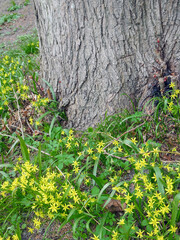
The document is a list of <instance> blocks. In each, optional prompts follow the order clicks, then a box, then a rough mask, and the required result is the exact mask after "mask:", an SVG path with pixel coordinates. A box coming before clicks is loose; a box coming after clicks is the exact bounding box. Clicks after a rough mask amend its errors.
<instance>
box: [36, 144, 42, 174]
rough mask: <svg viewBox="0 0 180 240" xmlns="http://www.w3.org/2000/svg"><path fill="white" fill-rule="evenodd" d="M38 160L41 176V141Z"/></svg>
mask: <svg viewBox="0 0 180 240" xmlns="http://www.w3.org/2000/svg"><path fill="white" fill-rule="evenodd" d="M37 160H38V163H39V177H41V173H42V159H41V143H39V150H38V156H37Z"/></svg>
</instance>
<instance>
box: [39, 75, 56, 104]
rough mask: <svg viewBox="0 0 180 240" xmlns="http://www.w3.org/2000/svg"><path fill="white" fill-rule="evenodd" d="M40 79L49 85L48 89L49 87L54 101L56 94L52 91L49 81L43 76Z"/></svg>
mask: <svg viewBox="0 0 180 240" xmlns="http://www.w3.org/2000/svg"><path fill="white" fill-rule="evenodd" d="M42 80H43V81H44V82H45V83H46V84H47V85H48V87H49V89H50V91H51V93H52V96H53V99H54V101H56V95H55V93H54V91H53V88H52V86H51V84H50V83H49V82H47V81H46V80H45V79H44V78H43V79H42Z"/></svg>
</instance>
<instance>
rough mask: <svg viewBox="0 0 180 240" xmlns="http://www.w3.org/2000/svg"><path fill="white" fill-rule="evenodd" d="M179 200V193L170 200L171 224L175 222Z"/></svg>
mask: <svg viewBox="0 0 180 240" xmlns="http://www.w3.org/2000/svg"><path fill="white" fill-rule="evenodd" d="M179 202H180V193H178V194H176V196H175V198H174V201H173V202H172V217H171V225H173V226H174V225H175V223H176V217H177V213H178V208H179Z"/></svg>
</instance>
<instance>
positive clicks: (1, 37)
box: [0, 0, 36, 45]
mask: <svg viewBox="0 0 180 240" xmlns="http://www.w3.org/2000/svg"><path fill="white" fill-rule="evenodd" d="M11 2H12V1H11V0H0V6H1V8H0V17H2V16H3V15H5V14H7V15H10V14H17V15H18V16H19V17H18V18H17V19H16V20H13V21H12V22H5V23H4V24H3V25H1V26H0V44H5V45H6V44H7V43H12V42H14V41H16V40H17V38H18V36H22V35H25V34H31V33H33V32H34V31H35V29H36V21H35V11H34V7H33V2H32V0H30V3H29V4H28V5H27V6H24V2H25V1H23V0H16V1H15V2H16V4H17V5H19V6H22V8H20V9H17V10H15V11H12V12H9V11H8V8H9V7H11V6H12V3H11Z"/></svg>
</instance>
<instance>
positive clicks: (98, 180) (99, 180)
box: [89, 174, 104, 188]
mask: <svg viewBox="0 0 180 240" xmlns="http://www.w3.org/2000/svg"><path fill="white" fill-rule="evenodd" d="M89 177H91V178H92V179H93V180H94V181H95V182H96V183H97V185H98V186H99V187H100V188H102V187H103V185H104V181H103V180H102V179H101V178H100V177H96V176H94V175H93V174H89Z"/></svg>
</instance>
